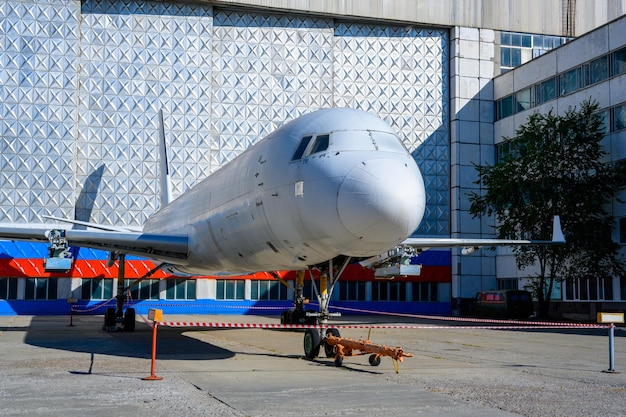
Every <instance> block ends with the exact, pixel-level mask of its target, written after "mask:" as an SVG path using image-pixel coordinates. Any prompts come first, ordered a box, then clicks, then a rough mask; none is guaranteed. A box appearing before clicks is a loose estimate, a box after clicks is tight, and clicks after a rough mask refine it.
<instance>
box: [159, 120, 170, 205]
mask: <svg viewBox="0 0 626 417" xmlns="http://www.w3.org/2000/svg"><path fill="white" fill-rule="evenodd" d="M159 183H160V185H161V208H163V207H165V206H166V205H168V204H169V203H170V202H171V201H172V182H171V179H170V170H169V163H168V160H167V143H166V142H165V124H164V123H163V110H159Z"/></svg>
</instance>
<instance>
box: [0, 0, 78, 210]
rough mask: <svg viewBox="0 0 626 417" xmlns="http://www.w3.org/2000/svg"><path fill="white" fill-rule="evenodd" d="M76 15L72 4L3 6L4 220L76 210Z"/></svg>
mask: <svg viewBox="0 0 626 417" xmlns="http://www.w3.org/2000/svg"><path fill="white" fill-rule="evenodd" d="M78 17H79V10H78V9H77V7H76V2H74V1H72V0H66V1H62V0H58V1H57V0H47V1H38V2H35V3H34V2H30V1H29V2H23V1H18V0H8V1H3V2H2V4H0V23H1V26H0V28H1V29H0V222H7V221H10V222H30V221H41V220H42V218H41V215H42V214H45V213H51V214H57V215H59V214H61V213H66V212H68V211H71V210H72V208H73V206H74V201H73V193H74V150H75V147H74V140H75V134H76V128H75V125H76V122H75V120H76V119H75V117H76V111H75V110H76V105H77V94H76V91H77V86H78V74H77V69H78V59H77V57H78V48H77V44H78V38H79V35H78V30H77V29H78Z"/></svg>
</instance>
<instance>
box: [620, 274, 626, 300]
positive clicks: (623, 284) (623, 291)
mask: <svg viewBox="0 0 626 417" xmlns="http://www.w3.org/2000/svg"><path fill="white" fill-rule="evenodd" d="M619 293H620V300H622V301H626V277H621V278H620V279H619Z"/></svg>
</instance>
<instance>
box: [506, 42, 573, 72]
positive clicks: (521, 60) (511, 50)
mask: <svg viewBox="0 0 626 417" xmlns="http://www.w3.org/2000/svg"><path fill="white" fill-rule="evenodd" d="M568 40H570V38H563V37H560V36H549V35H532V34H529V33H514V32H500V73H502V74H504V73H505V72H507V71H510V70H511V69H513V68H515V67H517V66H519V65H521V64H525V63H526V62H528V61H530V60H531V59H533V58H536V57H538V56H540V55H543V54H544V53H545V52H547V51H549V50H551V49H553V48H556V47H557V46H561V45H562V44H564V43H565V42H567V41H568Z"/></svg>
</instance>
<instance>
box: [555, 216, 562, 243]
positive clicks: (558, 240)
mask: <svg viewBox="0 0 626 417" xmlns="http://www.w3.org/2000/svg"><path fill="white" fill-rule="evenodd" d="M552 241H553V242H555V243H565V236H564V235H563V230H561V217H559V216H554V219H553V220H552Z"/></svg>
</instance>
